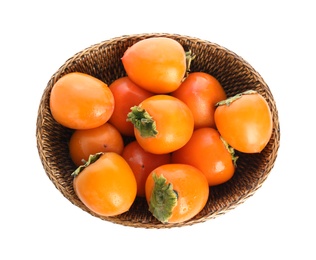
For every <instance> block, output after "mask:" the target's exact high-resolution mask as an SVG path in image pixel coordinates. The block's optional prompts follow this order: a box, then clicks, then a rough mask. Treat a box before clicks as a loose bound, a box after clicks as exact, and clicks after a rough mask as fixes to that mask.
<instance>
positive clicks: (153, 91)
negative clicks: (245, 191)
mask: <svg viewBox="0 0 316 260" xmlns="http://www.w3.org/2000/svg"><path fill="white" fill-rule="evenodd" d="M192 60H193V62H194V56H193V54H191V53H190V52H185V51H184V49H183V47H182V45H181V44H180V43H178V42H177V41H176V40H173V39H171V38H166V37H154V38H148V39H144V40H140V41H138V42H137V43H135V44H134V45H132V46H131V47H129V48H128V49H127V50H126V51H125V53H124V55H123V57H122V58H121V61H122V63H123V66H124V69H125V71H126V75H127V76H124V77H122V78H118V79H117V80H115V81H114V82H111V83H110V84H109V85H108V83H107V82H103V81H101V80H99V79H97V78H96V77H93V76H91V75H88V74H85V73H81V72H72V73H69V74H66V75H64V76H63V77H61V78H60V79H59V80H58V81H57V82H56V83H55V84H54V86H53V88H52V91H51V94H50V110H51V113H52V116H53V118H54V119H55V120H56V121H57V122H58V123H59V124H61V125H63V126H65V127H67V128H71V129H73V130H74V132H73V134H72V136H71V138H70V140H69V153H70V156H71V158H72V160H73V162H74V164H75V165H76V166H77V169H76V170H75V171H74V172H73V177H74V179H73V185H74V190H75V192H76V194H77V196H78V198H79V199H80V200H81V201H82V203H83V204H85V205H86V207H87V208H89V209H90V210H91V211H93V212H95V213H96V214H99V215H100V216H115V215H119V214H122V213H124V212H126V211H128V210H129V208H130V207H131V205H132V204H133V202H134V201H135V198H136V196H140V197H145V198H146V200H147V202H148V210H149V211H150V212H151V213H152V214H153V216H154V217H155V218H157V219H158V220H159V221H161V222H162V223H180V222H184V221H186V220H189V219H191V218H192V217H194V216H195V215H196V214H198V213H199V212H200V211H201V210H202V209H203V207H204V206H205V204H206V202H207V200H208V197H209V192H211V189H210V187H211V186H215V185H220V184H222V183H224V182H226V181H229V180H230V179H231V178H232V176H233V175H234V172H235V168H236V165H237V159H238V158H237V156H236V155H235V150H238V151H240V152H243V153H259V152H261V151H262V150H263V149H264V147H265V146H266V144H267V143H268V141H269V139H270V138H271V133H272V115H271V112H270V109H269V106H268V104H267V102H266V100H265V99H264V98H263V96H262V95H260V94H259V93H257V92H256V91H253V90H249V91H246V92H243V93H239V94H238V95H236V96H233V97H227V96H226V93H225V91H224V89H223V87H222V86H221V84H220V82H219V81H218V80H217V79H216V78H215V77H213V76H212V75H209V74H207V73H205V72H190V70H189V66H190V63H191V61H192ZM126 140H129V141H128V142H127V141H126Z"/></svg>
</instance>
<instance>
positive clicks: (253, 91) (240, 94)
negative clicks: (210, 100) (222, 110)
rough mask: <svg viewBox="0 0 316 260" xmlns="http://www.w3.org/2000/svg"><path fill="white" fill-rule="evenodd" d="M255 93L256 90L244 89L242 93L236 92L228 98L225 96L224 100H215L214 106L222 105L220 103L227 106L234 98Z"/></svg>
mask: <svg viewBox="0 0 316 260" xmlns="http://www.w3.org/2000/svg"><path fill="white" fill-rule="evenodd" d="M255 93H257V91H255V90H246V91H244V92H242V93H239V94H236V95H235V96H232V97H230V98H227V99H225V100H222V101H219V102H217V103H216V105H215V106H222V105H226V106H229V105H230V104H231V103H233V102H234V101H235V100H237V99H239V98H241V97H242V96H243V95H251V94H255Z"/></svg>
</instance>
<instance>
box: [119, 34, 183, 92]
mask: <svg viewBox="0 0 316 260" xmlns="http://www.w3.org/2000/svg"><path fill="white" fill-rule="evenodd" d="M122 63H123V66H124V68H125V71H126V73H127V75H128V76H129V77H130V79H131V80H132V81H134V82H135V83H136V84H137V85H139V86H141V87H142V88H144V89H146V90H148V91H150V92H153V93H157V94H166V93H169V92H172V91H174V90H176V89H177V88H178V87H179V86H180V84H181V82H182V80H183V77H184V76H185V73H186V71H187V59H186V52H185V51H184V49H183V47H182V45H181V44H180V43H179V42H177V41H176V40H174V39H171V38H167V37H152V38H147V39H143V40H140V41H138V42H136V43H135V44H133V45H132V46H131V47H129V48H128V49H127V50H126V51H125V53H124V55H123V57H122Z"/></svg>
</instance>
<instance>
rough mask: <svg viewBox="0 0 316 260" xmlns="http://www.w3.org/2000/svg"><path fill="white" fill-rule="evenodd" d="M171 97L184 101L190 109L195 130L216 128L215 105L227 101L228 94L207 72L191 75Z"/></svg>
mask: <svg viewBox="0 0 316 260" xmlns="http://www.w3.org/2000/svg"><path fill="white" fill-rule="evenodd" d="M171 95H172V96H174V97H176V98H178V99H180V100H182V101H183V102H184V103H186V104H187V106H188V107H189V108H190V110H191V111H192V113H193V117H194V128H195V129H198V128H201V127H213V128H215V127H216V126H215V121H214V113H215V108H216V106H215V105H216V103H217V102H219V101H221V100H224V99H226V93H225V90H224V89H223V87H222V85H221V84H220V82H219V81H218V80H217V79H216V78H215V77H213V76H212V75H210V74H208V73H205V72H192V73H189V74H188V76H187V77H186V78H185V80H184V81H183V82H182V83H181V85H180V86H179V88H177V89H176V90H175V91H174V92H172V93H171Z"/></svg>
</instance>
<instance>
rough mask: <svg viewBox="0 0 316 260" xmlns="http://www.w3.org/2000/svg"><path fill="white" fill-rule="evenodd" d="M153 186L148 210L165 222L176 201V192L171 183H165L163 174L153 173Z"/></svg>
mask: <svg viewBox="0 0 316 260" xmlns="http://www.w3.org/2000/svg"><path fill="white" fill-rule="evenodd" d="M152 177H153V179H154V188H153V191H152V194H151V197H150V201H149V211H150V212H151V213H152V214H153V216H154V217H155V218H157V219H158V220H159V221H160V222H162V223H167V222H168V220H169V218H170V217H171V215H172V211H173V209H174V207H175V206H176V205H177V203H178V194H177V192H176V191H175V190H173V186H172V183H167V180H166V178H165V177H164V176H163V175H160V176H159V177H158V176H157V175H156V174H155V173H154V174H153V176H152Z"/></svg>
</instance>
